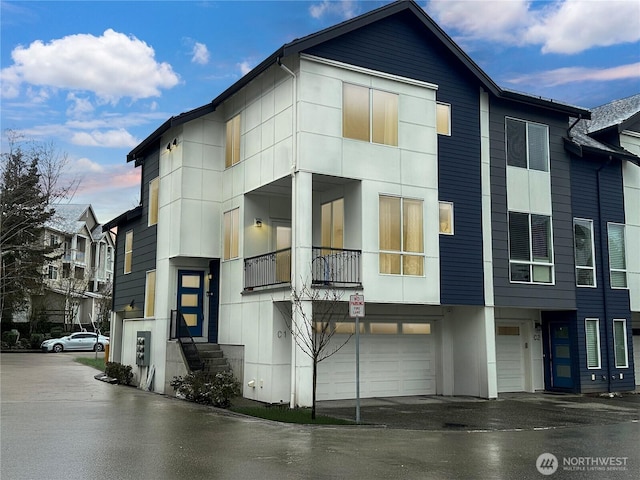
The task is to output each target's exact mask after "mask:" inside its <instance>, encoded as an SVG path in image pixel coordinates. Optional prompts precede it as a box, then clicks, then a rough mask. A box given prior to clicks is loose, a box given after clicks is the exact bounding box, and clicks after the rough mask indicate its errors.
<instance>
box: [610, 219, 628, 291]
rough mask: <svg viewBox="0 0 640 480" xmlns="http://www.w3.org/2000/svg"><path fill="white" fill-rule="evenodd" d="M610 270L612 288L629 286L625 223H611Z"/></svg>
mask: <svg viewBox="0 0 640 480" xmlns="http://www.w3.org/2000/svg"><path fill="white" fill-rule="evenodd" d="M607 233H608V237H609V271H610V274H611V288H627V261H626V253H625V241H624V225H621V224H619V223H609V224H608V225H607Z"/></svg>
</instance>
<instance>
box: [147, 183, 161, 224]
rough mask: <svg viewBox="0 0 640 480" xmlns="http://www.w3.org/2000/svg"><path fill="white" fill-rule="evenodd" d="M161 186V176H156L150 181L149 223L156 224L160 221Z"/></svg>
mask: <svg viewBox="0 0 640 480" xmlns="http://www.w3.org/2000/svg"><path fill="white" fill-rule="evenodd" d="M159 186H160V178H159V177H156V178H154V179H153V180H151V181H150V182H149V219H148V224H149V226H151V225H156V224H157V223H158V188H159Z"/></svg>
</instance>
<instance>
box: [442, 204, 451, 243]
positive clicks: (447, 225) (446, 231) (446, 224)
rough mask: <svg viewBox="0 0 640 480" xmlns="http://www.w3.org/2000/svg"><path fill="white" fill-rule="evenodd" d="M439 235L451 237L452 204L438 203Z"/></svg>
mask: <svg viewBox="0 0 640 480" xmlns="http://www.w3.org/2000/svg"><path fill="white" fill-rule="evenodd" d="M439 207H440V233H442V234H443V235H453V203H450V202H440V205H439Z"/></svg>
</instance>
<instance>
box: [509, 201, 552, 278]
mask: <svg viewBox="0 0 640 480" xmlns="http://www.w3.org/2000/svg"><path fill="white" fill-rule="evenodd" d="M551 239H552V236H551V217H549V216H546V215H535V214H530V213H518V212H509V270H510V278H511V281H512V282H524V283H553V248H552V240H551Z"/></svg>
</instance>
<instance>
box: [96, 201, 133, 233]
mask: <svg viewBox="0 0 640 480" xmlns="http://www.w3.org/2000/svg"><path fill="white" fill-rule="evenodd" d="M140 216H142V205H138V206H137V207H136V208H132V209H131V210H127V211H126V212H124V213H123V214H121V215H118V216H117V217H116V218H114V219H113V220H110V221H108V222H107V223H105V224H104V225H103V226H102V231H103V232H107V231H109V230H111V229H113V228H116V227H117V226H118V225H121V224H123V223H125V222H128V221H130V220H133V219H135V218H139V217H140Z"/></svg>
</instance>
